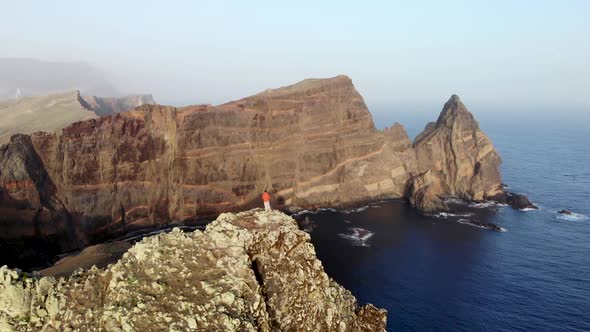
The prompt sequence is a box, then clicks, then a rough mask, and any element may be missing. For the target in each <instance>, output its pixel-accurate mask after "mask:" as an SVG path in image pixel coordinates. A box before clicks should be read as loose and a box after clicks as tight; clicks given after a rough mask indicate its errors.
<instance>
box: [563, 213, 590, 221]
mask: <svg viewBox="0 0 590 332" xmlns="http://www.w3.org/2000/svg"><path fill="white" fill-rule="evenodd" d="M556 218H557V219H558V220H561V221H584V220H590V217H588V216H587V215H584V214H580V213H573V212H572V214H563V213H559V214H558V215H557V217H556Z"/></svg>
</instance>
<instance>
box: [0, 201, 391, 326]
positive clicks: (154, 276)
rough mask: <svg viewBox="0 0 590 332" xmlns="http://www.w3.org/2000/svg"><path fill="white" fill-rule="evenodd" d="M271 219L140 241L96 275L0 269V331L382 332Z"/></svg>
mask: <svg viewBox="0 0 590 332" xmlns="http://www.w3.org/2000/svg"><path fill="white" fill-rule="evenodd" d="M385 325H386V311H385V310H383V309H378V308H375V307H374V306H372V305H366V306H364V307H359V306H358V304H357V302H356V299H355V298H354V296H353V295H352V294H351V293H350V292H349V291H347V290H346V289H344V288H342V286H340V285H338V284H337V283H336V282H334V280H332V279H331V278H330V277H329V276H327V275H326V273H325V272H324V271H323V267H322V264H321V262H320V261H319V260H318V259H317V257H316V255H315V250H314V248H313V245H312V244H311V243H310V238H309V235H308V234H307V233H305V232H303V231H301V230H299V229H298V227H297V224H296V222H295V221H294V220H293V219H291V218H290V217H288V216H287V215H284V214H282V213H280V212H277V211H273V212H262V211H261V210H252V211H247V212H243V213H239V214H230V213H226V214H222V215H220V216H219V218H217V220H215V221H214V222H212V223H211V224H209V225H208V226H207V229H206V230H205V231H204V232H201V231H195V232H193V233H182V232H181V231H179V230H178V229H176V230H173V231H172V232H171V233H168V234H161V235H157V236H153V237H149V238H145V239H143V240H142V241H141V242H139V243H137V244H136V245H134V246H133V247H132V248H131V249H130V250H129V251H128V252H127V253H126V254H124V255H123V258H122V259H121V260H120V261H118V262H117V263H115V264H113V265H110V266H109V267H108V268H107V269H105V270H99V269H96V268H93V269H91V270H89V271H86V272H80V273H77V274H75V275H74V276H72V277H70V278H69V279H67V280H66V279H59V280H56V279H54V278H52V277H44V278H41V279H30V278H26V277H24V276H23V275H22V274H21V273H19V272H18V271H14V270H9V269H7V268H6V267H3V268H1V269H0V327H2V328H3V331H11V330H13V331H34V330H35V331H36V330H42V331H65V330H70V329H71V330H79V331H384V330H385Z"/></svg>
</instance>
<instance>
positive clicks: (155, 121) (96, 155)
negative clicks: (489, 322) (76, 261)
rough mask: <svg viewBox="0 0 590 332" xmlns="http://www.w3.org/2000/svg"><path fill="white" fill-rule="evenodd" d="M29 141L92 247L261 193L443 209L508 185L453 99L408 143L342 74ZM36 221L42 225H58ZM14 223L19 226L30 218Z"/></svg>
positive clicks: (91, 123)
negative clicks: (381, 121)
mask: <svg viewBox="0 0 590 332" xmlns="http://www.w3.org/2000/svg"><path fill="white" fill-rule="evenodd" d="M31 142H32V145H33V147H34V148H33V150H34V152H35V153H36V155H37V156H38V157H39V159H40V161H41V163H42V165H43V168H44V170H45V171H46V173H47V175H48V178H49V179H51V180H52V182H53V183H54V185H55V193H54V196H55V197H56V198H57V199H59V201H60V202H62V203H63V206H64V207H65V210H66V211H67V212H68V214H69V216H70V220H71V224H72V225H74V226H73V228H74V230H75V234H76V236H77V238H76V239H75V240H76V241H79V242H83V243H86V244H88V243H94V242H96V241H98V240H100V239H103V238H105V237H110V236H113V235H114V234H116V233H120V232H126V231H129V230H132V229H133V228H139V227H146V226H154V225H161V224H168V223H172V222H190V221H192V220H196V219H198V218H204V217H212V216H216V215H218V214H219V213H221V212H227V211H238V210H244V209H247V208H250V207H253V206H257V205H259V204H260V202H259V195H260V193H261V192H262V191H263V190H265V189H267V190H269V191H270V192H271V196H272V197H273V199H274V201H273V202H272V204H273V205H274V206H276V207H282V206H298V207H301V208H314V207H319V206H342V205H347V204H355V203H359V202H363V201H369V200H375V199H384V198H403V197H408V198H409V200H410V202H411V203H412V204H414V205H415V206H416V207H417V208H419V209H420V210H422V211H423V212H427V213H428V212H430V211H433V210H444V209H445V208H446V205H445V204H444V203H443V202H442V200H441V198H443V197H447V196H456V197H460V198H463V199H468V200H484V199H486V198H488V197H491V195H494V194H496V193H502V191H501V187H500V183H501V182H500V173H499V170H498V165H499V163H500V158H499V157H498V154H497V153H496V151H495V149H494V147H493V146H492V144H491V142H490V140H489V139H488V138H487V137H486V136H485V134H484V133H483V132H482V131H481V130H480V129H479V126H478V124H477V122H476V121H475V119H474V118H473V116H472V115H471V113H469V112H468V111H467V109H466V108H465V106H464V105H463V104H462V103H461V102H460V100H459V98H458V97H456V96H453V97H452V98H451V100H450V101H449V102H448V103H447V104H446V105H445V107H444V109H443V112H442V113H441V115H440V117H439V119H438V121H437V122H436V123H433V124H431V125H429V126H428V127H427V129H426V130H425V132H424V133H422V134H420V135H419V137H418V138H417V139H416V141H415V142H414V143H412V142H411V140H410V138H409V137H408V135H407V133H406V131H405V129H404V128H403V126H401V125H400V124H394V125H393V126H392V127H390V128H387V129H385V130H383V131H379V130H377V129H376V128H375V126H374V124H373V120H372V118H371V114H370V113H369V111H368V109H367V107H366V105H365V103H364V101H363V98H362V96H361V95H360V94H359V93H358V91H357V90H356V89H355V87H354V85H353V84H352V81H351V79H350V78H348V77H346V76H337V77H333V78H329V79H308V80H304V81H302V82H299V83H297V84H294V85H291V86H287V87H283V88H279V89H270V90H266V91H264V92H262V93H259V94H257V95H254V96H251V97H247V98H244V99H240V100H237V101H233V102H229V103H226V104H223V105H219V106H211V105H197V106H190V107H184V108H174V107H170V106H161V105H143V106H140V107H138V108H136V109H134V110H132V111H129V112H123V113H119V114H116V115H112V116H105V117H101V118H98V119H91V120H87V121H82V122H77V123H74V124H72V125H70V126H68V127H66V128H64V129H62V130H59V131H57V132H55V133H43V132H39V133H34V134H32V135H31ZM11 144H14V143H12V142H11V143H9V147H8V148H6V149H8V151H12V150H11V148H10V145H11ZM3 158H8V159H10V158H13V157H11V154H10V153H5V154H4V156H3ZM23 181H28V178H27V177H26V176H24V175H21V174H20V173H14V172H5V171H4V170H3V169H0V185H1V186H0V195H4V196H5V197H16V196H18V195H20V190H21V187H22V186H21V185H18V184H21V183H23ZM25 183H26V182H25ZM35 188H36V187H35ZM35 188H32V189H33V190H34V189H35ZM0 218H1V217H0ZM19 220H21V219H19ZM38 220H40V221H42V223H39V224H40V225H42V226H41V227H50V225H52V224H53V220H52V219H48V218H45V217H40V219H38ZM5 222H6V223H7V224H10V222H11V220H9V219H6V221H5ZM19 222H20V223H21V225H20V227H22V229H33V227H34V224H35V223H34V222H33V220H32V218H29V219H27V220H26V221H19Z"/></svg>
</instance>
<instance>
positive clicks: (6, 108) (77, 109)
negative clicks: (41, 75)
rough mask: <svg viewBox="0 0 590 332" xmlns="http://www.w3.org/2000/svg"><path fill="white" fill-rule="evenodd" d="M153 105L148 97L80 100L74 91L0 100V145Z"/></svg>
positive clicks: (81, 97)
mask: <svg viewBox="0 0 590 332" xmlns="http://www.w3.org/2000/svg"><path fill="white" fill-rule="evenodd" d="M144 104H155V101H154V98H153V97H152V96H151V95H134V96H127V97H122V98H101V97H93V96H90V97H83V96H81V95H80V92H79V91H77V90H74V91H68V92H62V93H53V94H49V95H45V96H27V97H21V98H17V99H6V100H0V118H2V121H0V144H3V143H7V142H8V140H9V138H10V136H11V135H14V134H17V133H20V134H30V133H33V132H35V131H47V132H51V131H55V130H57V129H61V128H64V127H66V126H67V125H69V124H72V123H74V122H78V121H84V120H88V119H93V118H97V117H99V116H103V115H111V114H116V113H120V112H124V111H128V110H130V109H133V108H135V107H138V106H141V105H144Z"/></svg>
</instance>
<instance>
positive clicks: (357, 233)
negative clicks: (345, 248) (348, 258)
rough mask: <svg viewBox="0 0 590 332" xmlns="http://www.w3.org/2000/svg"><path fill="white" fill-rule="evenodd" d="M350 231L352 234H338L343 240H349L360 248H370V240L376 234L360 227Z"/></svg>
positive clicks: (352, 228)
mask: <svg viewBox="0 0 590 332" xmlns="http://www.w3.org/2000/svg"><path fill="white" fill-rule="evenodd" d="M348 230H349V231H350V233H346V234H343V233H340V234H338V236H339V237H341V238H343V239H346V240H349V241H350V243H351V244H352V245H354V246H359V247H369V246H370V244H369V240H370V239H371V238H372V237H373V235H374V234H375V233H373V232H371V231H369V230H366V229H364V228H360V227H351V228H349V229H348Z"/></svg>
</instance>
